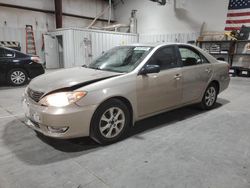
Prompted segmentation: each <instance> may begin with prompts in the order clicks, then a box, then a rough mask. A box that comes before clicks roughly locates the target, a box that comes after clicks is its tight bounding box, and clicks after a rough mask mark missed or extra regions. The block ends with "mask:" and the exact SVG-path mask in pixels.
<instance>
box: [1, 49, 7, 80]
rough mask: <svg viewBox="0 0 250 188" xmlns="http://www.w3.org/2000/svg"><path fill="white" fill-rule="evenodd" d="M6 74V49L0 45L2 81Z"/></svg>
mask: <svg viewBox="0 0 250 188" xmlns="http://www.w3.org/2000/svg"><path fill="white" fill-rule="evenodd" d="M5 74H6V62H5V52H4V49H3V48H1V47H0V81H2V80H4V78H5Z"/></svg>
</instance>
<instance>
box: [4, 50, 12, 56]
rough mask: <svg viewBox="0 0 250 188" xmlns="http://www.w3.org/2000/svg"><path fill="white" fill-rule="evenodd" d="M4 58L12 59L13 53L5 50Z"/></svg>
mask: <svg viewBox="0 0 250 188" xmlns="http://www.w3.org/2000/svg"><path fill="white" fill-rule="evenodd" d="M5 57H14V52H13V51H11V50H5Z"/></svg>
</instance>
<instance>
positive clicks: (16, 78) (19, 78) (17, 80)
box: [7, 69, 28, 86]
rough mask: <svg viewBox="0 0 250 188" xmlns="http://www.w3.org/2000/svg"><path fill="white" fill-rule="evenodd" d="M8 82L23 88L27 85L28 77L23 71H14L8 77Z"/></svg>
mask: <svg viewBox="0 0 250 188" xmlns="http://www.w3.org/2000/svg"><path fill="white" fill-rule="evenodd" d="M7 81H8V83H9V84H11V85H13V86H21V85H24V84H26V83H27V81H28V75H27V73H26V72H25V70H23V69H12V70H11V71H10V72H9V73H8V75H7Z"/></svg>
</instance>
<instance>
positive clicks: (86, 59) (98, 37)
mask: <svg viewBox="0 0 250 188" xmlns="http://www.w3.org/2000/svg"><path fill="white" fill-rule="evenodd" d="M48 34H49V35H52V36H58V35H62V36H63V48H64V67H65V68H69V67H74V66H80V65H84V64H89V63H90V62H91V60H92V59H94V58H96V57H98V56H99V55H101V54H102V53H103V52H105V51H107V50H109V49H111V48H112V47H115V46H118V45H126V44H130V43H136V42H138V35H136V34H130V33H118V32H108V31H96V30H88V29H76V28H70V29H60V30H57V31H54V32H49V33H48ZM45 45H46V44H45Z"/></svg>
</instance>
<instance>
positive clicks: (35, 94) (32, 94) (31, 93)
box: [27, 88, 44, 102]
mask: <svg viewBox="0 0 250 188" xmlns="http://www.w3.org/2000/svg"><path fill="white" fill-rule="evenodd" d="M27 94H28V96H29V97H30V98H31V99H32V100H33V101H35V102H39V100H40V99H41V97H42V96H43V94H44V93H43V92H39V91H34V90H32V89H30V88H28V90H27Z"/></svg>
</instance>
